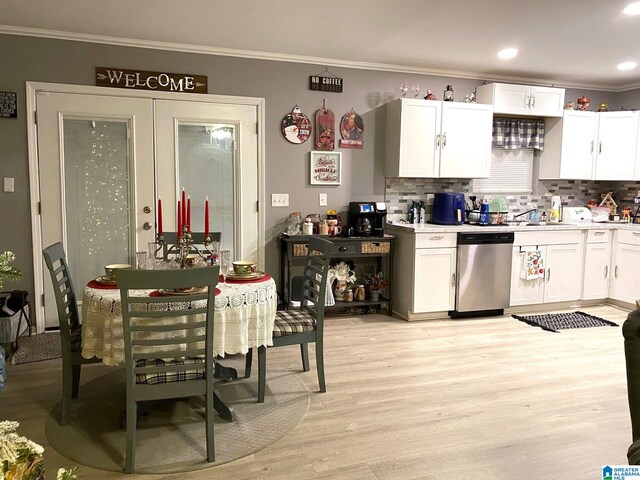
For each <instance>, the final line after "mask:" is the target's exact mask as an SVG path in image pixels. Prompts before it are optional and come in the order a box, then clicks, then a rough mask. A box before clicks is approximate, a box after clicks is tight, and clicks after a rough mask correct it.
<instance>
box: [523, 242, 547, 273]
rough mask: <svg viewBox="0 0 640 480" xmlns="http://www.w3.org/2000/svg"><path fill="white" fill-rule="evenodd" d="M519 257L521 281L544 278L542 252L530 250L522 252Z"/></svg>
mask: <svg viewBox="0 0 640 480" xmlns="http://www.w3.org/2000/svg"><path fill="white" fill-rule="evenodd" d="M521 255H522V257H523V259H522V269H521V270H520V278H522V279H523V280H535V279H536V278H544V259H543V258H542V252H541V251H540V250H537V249H532V250H526V251H524V252H522V254H521Z"/></svg>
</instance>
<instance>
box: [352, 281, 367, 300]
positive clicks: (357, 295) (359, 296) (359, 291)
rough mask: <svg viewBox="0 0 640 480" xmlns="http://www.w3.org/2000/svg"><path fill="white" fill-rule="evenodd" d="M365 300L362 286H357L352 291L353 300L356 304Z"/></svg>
mask: <svg viewBox="0 0 640 480" xmlns="http://www.w3.org/2000/svg"><path fill="white" fill-rule="evenodd" d="M365 298H366V291H365V289H364V285H357V286H356V288H355V290H354V291H353V299H354V300H355V301H356V302H364V299H365Z"/></svg>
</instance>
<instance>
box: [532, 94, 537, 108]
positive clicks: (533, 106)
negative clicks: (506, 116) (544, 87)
mask: <svg viewBox="0 0 640 480" xmlns="http://www.w3.org/2000/svg"><path fill="white" fill-rule="evenodd" d="M531 108H536V96H535V95H532V96H531Z"/></svg>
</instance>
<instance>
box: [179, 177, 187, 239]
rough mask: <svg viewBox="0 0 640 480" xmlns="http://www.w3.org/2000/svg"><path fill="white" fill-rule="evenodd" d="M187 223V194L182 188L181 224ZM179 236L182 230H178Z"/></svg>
mask: <svg viewBox="0 0 640 480" xmlns="http://www.w3.org/2000/svg"><path fill="white" fill-rule="evenodd" d="M186 222H187V192H185V191H184V187H182V224H183V226H184V224H185V223H186ZM180 234H182V230H180Z"/></svg>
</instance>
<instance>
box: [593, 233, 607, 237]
mask: <svg viewBox="0 0 640 480" xmlns="http://www.w3.org/2000/svg"><path fill="white" fill-rule="evenodd" d="M605 233H607V232H594V233H593V234H594V235H595V236H596V237H601V236H602V235H604V234H605Z"/></svg>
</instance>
